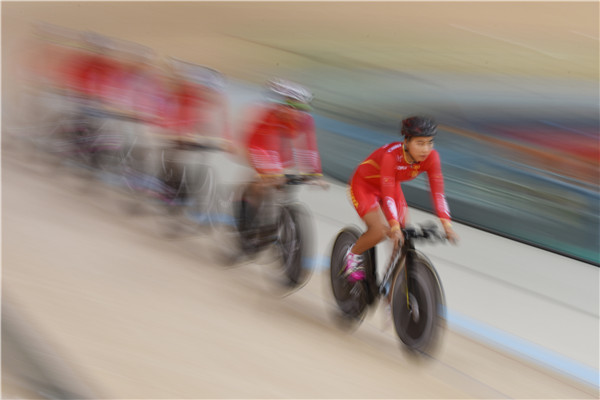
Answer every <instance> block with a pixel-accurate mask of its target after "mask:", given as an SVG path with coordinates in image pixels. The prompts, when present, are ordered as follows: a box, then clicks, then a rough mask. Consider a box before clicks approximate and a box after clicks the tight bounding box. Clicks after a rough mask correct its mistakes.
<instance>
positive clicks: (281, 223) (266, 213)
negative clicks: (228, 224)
mask: <svg viewBox="0 0 600 400" xmlns="http://www.w3.org/2000/svg"><path fill="white" fill-rule="evenodd" d="M315 178H316V177H314V176H311V175H301V174H300V175H298V174H286V175H285V178H284V181H283V183H281V184H278V185H276V186H274V187H273V189H272V190H270V191H268V192H267V194H266V195H265V196H264V197H263V198H262V201H261V202H260V204H258V205H252V203H251V202H250V201H248V193H249V190H250V185H245V186H243V187H242V190H241V195H240V196H239V199H238V200H237V201H235V202H234V205H233V208H234V220H235V222H234V225H235V230H236V232H237V235H236V236H237V237H236V239H235V240H236V242H237V247H238V255H239V254H240V253H241V254H242V255H243V256H245V257H246V258H248V257H250V258H253V257H256V256H257V254H258V253H259V252H261V251H262V250H265V249H266V248H273V247H274V248H275V250H276V252H277V254H278V255H279V256H280V260H279V266H278V268H279V269H280V272H281V275H282V278H281V281H280V283H281V284H283V285H284V286H285V287H287V288H289V289H296V288H299V287H301V286H303V285H304V284H305V283H306V282H307V281H308V279H309V277H310V275H311V272H312V268H311V267H310V265H307V264H308V263H307V260H308V257H309V255H310V251H311V249H312V246H311V245H312V241H311V233H310V232H311V228H312V227H311V226H310V218H309V214H308V211H307V210H306V208H305V207H304V206H302V205H301V204H300V203H299V202H298V201H297V200H296V198H295V196H294V193H295V189H296V188H297V187H298V186H299V185H303V184H313V182H314V181H315Z"/></svg>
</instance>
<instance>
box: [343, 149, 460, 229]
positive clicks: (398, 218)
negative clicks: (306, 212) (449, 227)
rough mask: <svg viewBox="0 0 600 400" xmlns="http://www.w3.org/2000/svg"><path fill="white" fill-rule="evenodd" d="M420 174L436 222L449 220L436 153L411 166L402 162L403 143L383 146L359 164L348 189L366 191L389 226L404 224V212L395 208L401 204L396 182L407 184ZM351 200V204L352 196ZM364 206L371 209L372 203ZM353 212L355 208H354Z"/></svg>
mask: <svg viewBox="0 0 600 400" xmlns="http://www.w3.org/2000/svg"><path fill="white" fill-rule="evenodd" d="M423 172H426V173H427V176H428V178H429V187H430V190H431V195H432V197H433V204H434V208H435V211H436V214H437V215H438V217H439V218H440V219H447V220H449V219H450V211H449V209H448V204H447V202H446V199H445V195H444V178H443V176H442V169H441V165H440V156H439V154H438V152H437V151H436V150H432V151H431V153H430V154H429V156H428V157H427V158H426V159H425V160H424V161H422V162H415V163H412V164H411V163H408V162H407V161H406V154H405V152H404V143H402V142H394V143H390V144H386V145H385V146H382V147H380V148H379V149H377V150H375V151H374V152H373V153H371V155H369V157H367V158H366V159H365V161H363V162H362V163H360V164H359V166H358V167H357V168H356V171H355V172H354V176H353V177H352V181H351V190H352V192H358V193H359V194H360V192H366V191H368V192H369V194H371V195H374V196H376V199H377V201H378V203H379V204H380V205H381V208H382V210H383V212H384V214H385V216H386V218H387V220H388V221H389V222H390V226H391V225H393V224H396V223H400V224H401V225H404V223H403V221H404V217H405V216H404V215H403V214H404V213H405V210H398V205H399V204H403V203H405V202H404V196H403V194H402V190H401V188H400V183H401V182H406V181H410V180H412V179H414V178H416V177H417V176H418V175H419V174H422V173H423ZM357 198H361V196H357ZM363 198H364V197H363ZM353 201H354V202H355V200H354V195H353ZM355 203H356V202H355ZM355 206H357V204H355ZM365 206H366V207H372V206H373V204H367V205H365ZM357 209H359V207H358V206H357ZM366 211H368V209H367V210H366ZM360 213H361V211H360V210H359V214H360ZM363 214H364V211H363ZM362 216H363V215H361V217H362Z"/></svg>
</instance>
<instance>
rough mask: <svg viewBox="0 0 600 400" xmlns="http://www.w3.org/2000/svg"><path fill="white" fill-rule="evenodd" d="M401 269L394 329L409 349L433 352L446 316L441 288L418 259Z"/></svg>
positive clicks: (394, 299) (429, 270) (397, 286)
mask: <svg viewBox="0 0 600 400" xmlns="http://www.w3.org/2000/svg"><path fill="white" fill-rule="evenodd" d="M407 267H408V269H405V268H403V269H401V270H400V271H399V273H400V274H401V275H400V276H398V279H397V281H396V283H395V285H394V289H393V294H392V296H393V297H392V314H393V318H394V327H395V329H396V333H397V335H398V337H399V338H400V340H401V341H402V343H404V344H405V345H406V346H407V347H408V348H409V349H411V350H415V351H418V352H421V353H431V352H432V351H433V350H434V348H435V345H436V344H437V342H438V339H439V336H440V331H441V325H442V319H443V318H442V316H443V304H442V303H443V299H442V296H443V294H442V289H441V286H440V283H439V281H438V279H437V278H436V275H435V273H434V272H433V271H432V269H430V267H429V266H428V265H427V263H426V262H425V261H424V260H422V259H419V258H416V259H413V260H410V261H409V262H408V265H407Z"/></svg>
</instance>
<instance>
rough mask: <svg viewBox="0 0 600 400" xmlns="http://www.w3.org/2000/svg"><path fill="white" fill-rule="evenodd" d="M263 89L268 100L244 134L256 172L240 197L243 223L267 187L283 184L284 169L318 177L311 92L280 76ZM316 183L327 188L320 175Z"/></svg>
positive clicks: (263, 195) (260, 107) (319, 165)
mask: <svg viewBox="0 0 600 400" xmlns="http://www.w3.org/2000/svg"><path fill="white" fill-rule="evenodd" d="M266 88H267V90H268V93H269V96H270V97H272V99H271V100H272V101H268V102H267V103H266V104H262V105H260V106H259V107H258V109H257V110H254V113H253V114H252V116H251V120H250V125H249V130H248V132H247V133H246V136H245V148H246V150H247V154H246V156H247V157H248V162H249V164H250V165H251V166H252V168H253V169H254V170H255V171H256V172H257V173H258V178H257V179H256V180H254V181H252V182H250V184H249V186H248V190H247V191H246V193H245V195H244V198H243V199H242V207H245V208H244V210H245V211H244V215H245V216H246V217H247V218H248V220H247V221H244V222H247V223H250V220H252V219H253V216H254V210H256V208H257V207H258V205H259V204H260V203H261V202H262V201H263V199H264V198H265V196H266V195H267V193H268V192H269V190H270V188H273V187H274V186H276V185H279V184H281V183H283V181H284V179H285V177H284V174H285V173H286V172H291V171H292V170H296V172H298V173H300V174H302V175H312V176H316V177H321V176H322V172H321V159H320V156H319V151H318V148H317V140H316V135H315V123H314V119H313V117H312V115H311V114H310V111H311V106H310V102H311V101H312V98H313V95H312V93H310V91H308V90H307V89H306V88H304V87H303V86H301V85H298V84H296V83H294V82H290V81H287V80H284V79H272V80H269V81H268V82H267V84H266ZM317 183H318V184H320V185H321V186H323V187H327V184H326V183H325V182H324V181H323V180H322V179H320V178H319V179H318V180H317Z"/></svg>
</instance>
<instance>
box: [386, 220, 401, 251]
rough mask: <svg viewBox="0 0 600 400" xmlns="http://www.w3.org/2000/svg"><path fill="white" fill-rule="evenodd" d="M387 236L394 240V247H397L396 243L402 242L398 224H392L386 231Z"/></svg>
mask: <svg viewBox="0 0 600 400" xmlns="http://www.w3.org/2000/svg"><path fill="white" fill-rule="evenodd" d="M388 237H389V238H390V239H392V242H394V249H395V248H396V247H398V245H400V246H402V245H403V244H404V234H403V233H402V229H400V226H399V225H394V226H392V228H391V229H390V231H389V233H388Z"/></svg>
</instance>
